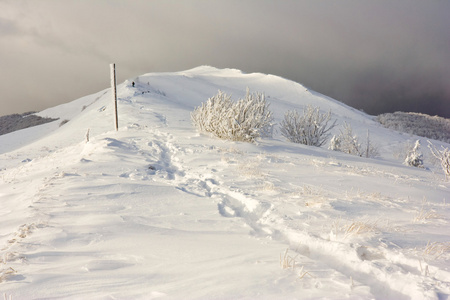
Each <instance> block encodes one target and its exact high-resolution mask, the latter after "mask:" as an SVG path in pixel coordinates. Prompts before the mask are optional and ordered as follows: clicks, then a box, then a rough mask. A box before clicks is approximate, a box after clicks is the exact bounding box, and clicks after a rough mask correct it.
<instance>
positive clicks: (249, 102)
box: [191, 89, 273, 142]
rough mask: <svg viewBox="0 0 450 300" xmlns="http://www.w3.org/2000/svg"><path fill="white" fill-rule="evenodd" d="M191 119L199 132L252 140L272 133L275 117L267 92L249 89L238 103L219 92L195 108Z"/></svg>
mask: <svg viewBox="0 0 450 300" xmlns="http://www.w3.org/2000/svg"><path fill="white" fill-rule="evenodd" d="M191 120H192V123H193V124H194V125H195V127H197V129H198V130H199V131H201V132H207V133H212V134H213V135H215V136H216V137H218V138H221V139H226V140H232V141H245V142H253V141H254V140H255V139H256V138H258V137H263V136H270V135H271V134H272V131H271V130H272V125H273V124H272V121H273V117H272V112H271V111H270V110H269V104H268V103H267V102H266V100H265V97H264V94H262V93H250V91H249V90H248V89H247V93H246V96H245V98H244V99H239V100H238V101H237V102H234V101H232V100H231V96H228V95H227V94H225V93H224V92H222V91H219V92H218V94H217V95H215V96H213V97H211V98H209V99H208V100H207V101H206V102H205V103H202V105H201V106H199V107H197V108H195V110H194V111H193V112H192V113H191Z"/></svg>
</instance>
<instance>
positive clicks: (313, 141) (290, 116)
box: [281, 105, 336, 147]
mask: <svg viewBox="0 0 450 300" xmlns="http://www.w3.org/2000/svg"><path fill="white" fill-rule="evenodd" d="M330 120H331V112H328V113H326V114H323V113H321V112H320V110H319V108H318V107H312V106H311V105H308V106H307V107H306V109H304V110H303V114H302V115H300V114H299V113H298V112H297V111H296V110H293V111H288V112H287V113H286V114H285V115H284V120H283V121H282V122H281V134H282V135H283V136H284V137H285V138H287V139H288V140H289V141H291V142H293V143H299V144H303V145H308V146H316V147H320V146H322V145H323V144H324V143H325V142H326V141H327V139H328V137H329V132H330V130H331V129H333V127H334V126H336V121H334V122H333V123H331V124H329V122H330Z"/></svg>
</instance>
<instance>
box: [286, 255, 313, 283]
mask: <svg viewBox="0 0 450 300" xmlns="http://www.w3.org/2000/svg"><path fill="white" fill-rule="evenodd" d="M297 256H298V254H297V255H296V256H294V257H292V256H290V255H289V248H287V249H286V251H285V252H284V254H280V266H281V268H283V269H291V270H294V269H295V267H296V266H297V261H296V258H297ZM304 268H305V267H304V266H301V267H300V269H299V271H298V278H297V279H303V278H304V277H305V276H306V275H308V276H310V277H314V276H312V275H311V274H310V273H309V272H308V271H304Z"/></svg>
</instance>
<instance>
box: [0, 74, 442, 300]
mask: <svg viewBox="0 0 450 300" xmlns="http://www.w3.org/2000/svg"><path fill="white" fill-rule="evenodd" d="M132 81H134V82H135V87H132V84H131V82H132ZM247 87H249V88H250V90H251V91H259V92H264V93H265V95H266V97H267V99H268V101H269V102H270V103H271V106H270V107H271V109H272V111H273V112H274V116H275V120H276V121H277V122H278V123H279V122H280V121H281V119H282V117H283V115H284V113H285V112H286V111H287V110H292V109H297V110H302V109H303V107H304V106H305V105H308V104H312V105H314V106H319V107H320V108H321V109H322V110H323V111H328V110H331V111H332V113H333V117H334V118H336V119H337V120H338V123H340V124H343V123H344V122H347V123H349V124H351V125H352V127H353V129H354V131H355V133H356V134H358V135H359V136H361V137H365V135H366V132H367V130H368V129H369V131H370V134H371V139H372V140H373V142H374V143H375V144H377V145H378V147H379V149H380V154H381V155H380V157H378V158H376V159H365V158H360V157H355V156H350V155H346V154H344V153H339V152H333V151H329V150H327V149H326V148H315V147H307V146H303V145H298V144H292V143H289V142H287V141H285V140H284V139H283V138H282V137H281V136H280V134H279V133H277V132H275V135H274V137H273V138H271V139H261V140H259V141H258V143H256V144H246V143H237V142H229V141H222V140H218V139H215V138H211V137H208V136H205V135H200V134H199V133H198V132H196V130H195V129H194V128H193V126H192V125H191V122H190V113H191V112H192V111H193V110H194V108H195V107H196V106H198V105H200V104H201V103H202V102H204V101H206V100H207V99H208V98H209V97H211V96H213V95H215V94H216V93H217V91H218V90H219V89H220V90H222V91H224V92H226V93H231V94H232V95H233V98H235V99H237V98H238V97H242V96H244V94H245V90H246V88H247ZM118 97H119V101H118V102H119V104H118V110H119V131H117V132H116V131H115V130H114V118H113V102H112V100H111V92H110V91H109V90H104V91H101V92H99V93H97V94H93V95H90V96H86V97H83V98H81V99H78V100H75V101H73V102H71V103H67V104H63V105H60V106H57V107H54V108H51V109H48V110H45V111H43V112H41V113H39V115H41V116H44V117H58V118H60V121H57V122H53V123H49V124H45V125H41V126H37V127H34V128H29V129H25V130H21V131H18V132H14V133H10V134H7V135H4V136H0V152H1V153H2V154H1V155H0V179H1V180H0V291H1V292H2V293H3V294H4V296H5V297H10V296H11V297H12V299H49V298H51V299H60V298H64V299H154V298H161V299H311V298H331V299H335V298H339V299H367V298H369V299H370V298H376V299H445V298H446V297H448V295H449V294H450V270H449V268H450V262H449V259H450V238H449V237H450V226H449V221H450V220H449V215H450V214H449V213H450V204H448V202H449V195H450V193H449V191H450V183H449V182H445V181H444V175H443V173H442V171H441V170H440V169H439V167H437V166H435V165H434V164H433V162H432V160H431V157H430V156H429V155H428V156H427V153H426V151H425V150H426V149H423V151H424V152H425V166H426V168H425V169H418V168H412V167H407V166H404V165H403V164H402V161H401V159H398V158H396V153H398V152H399V151H400V149H401V148H402V147H403V146H404V144H405V143H406V142H408V141H410V142H411V141H414V140H415V139H416V137H414V136H408V135H404V134H400V133H397V132H394V131H390V130H387V129H384V128H382V127H381V126H380V125H379V124H378V123H376V122H375V121H373V119H372V117H371V116H368V115H366V114H364V113H362V112H360V111H357V110H355V109H352V108H350V107H348V106H346V105H344V104H342V103H340V102H338V101H335V100H333V99H330V98H328V97H326V96H323V95H321V94H318V93H316V92H314V91H311V90H308V89H307V88H305V87H304V86H302V85H300V84H298V83H295V82H292V81H289V80H286V79H283V78H280V77H277V76H273V75H265V74H243V73H242V72H240V71H238V70H232V69H223V70H220V69H216V68H212V67H199V68H195V69H192V70H188V71H184V72H177V73H149V74H145V75H142V76H139V77H137V78H132V79H130V80H127V81H125V82H124V83H122V84H120V85H119V86H118ZM65 119H67V120H69V122H67V123H66V124H64V125H62V126H61V127H59V125H60V122H61V120H65ZM338 130H339V128H335V132H337V131H338ZM87 136H88V137H89V141H87ZM435 143H436V144H437V145H439V144H442V143H437V142H435ZM423 144H425V143H423ZM443 145H446V146H447V147H448V146H449V145H448V144H443Z"/></svg>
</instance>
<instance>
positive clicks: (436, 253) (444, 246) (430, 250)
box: [423, 242, 450, 259]
mask: <svg viewBox="0 0 450 300" xmlns="http://www.w3.org/2000/svg"><path fill="white" fill-rule="evenodd" d="M447 253H450V242H445V243H440V242H433V243H431V242H428V243H427V245H426V246H425V248H424V250H423V255H427V256H432V257H433V258H434V259H437V258H439V257H441V256H442V255H444V254H447Z"/></svg>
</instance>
